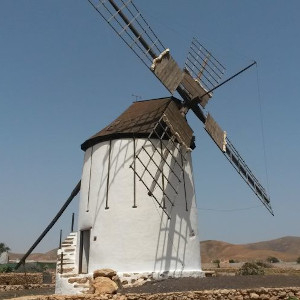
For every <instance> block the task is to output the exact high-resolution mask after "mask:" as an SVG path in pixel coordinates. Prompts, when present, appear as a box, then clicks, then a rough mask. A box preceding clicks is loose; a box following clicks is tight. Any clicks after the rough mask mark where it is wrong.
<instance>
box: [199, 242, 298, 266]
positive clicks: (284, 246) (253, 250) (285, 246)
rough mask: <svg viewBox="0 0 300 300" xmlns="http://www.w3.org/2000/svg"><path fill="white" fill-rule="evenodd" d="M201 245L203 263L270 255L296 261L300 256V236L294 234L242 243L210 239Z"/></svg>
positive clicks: (259, 258)
mask: <svg viewBox="0 0 300 300" xmlns="http://www.w3.org/2000/svg"><path fill="white" fill-rule="evenodd" d="M200 245H201V260H202V262H203V263H209V262H212V261H213V260H215V259H220V260H221V261H228V260H229V259H234V260H238V261H251V260H265V259H267V258H268V257H270V256H275V257H277V258H278V259H280V260H282V261H296V259H297V258H298V257H299V256H300V237H294V236H286V237H282V238H279V239H275V240H270V241H263V242H258V243H251V244H241V245H236V244H229V243H226V242H221V241H212V240H209V241H203V242H201V243H200Z"/></svg>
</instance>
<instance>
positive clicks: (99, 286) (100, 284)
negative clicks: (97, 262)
mask: <svg viewBox="0 0 300 300" xmlns="http://www.w3.org/2000/svg"><path fill="white" fill-rule="evenodd" d="M93 287H94V288H95V294H115V293H116V292H117V290H118V286H117V284H116V283H115V282H114V281H112V280H111V279H110V278H108V277H97V278H95V279H94V281H93Z"/></svg>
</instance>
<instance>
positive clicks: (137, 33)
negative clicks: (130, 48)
mask: <svg viewBox="0 0 300 300" xmlns="http://www.w3.org/2000/svg"><path fill="white" fill-rule="evenodd" d="M108 1H109V3H110V4H111V5H112V7H113V8H114V9H115V11H117V12H118V14H119V16H120V17H121V18H122V20H123V21H124V22H125V23H126V25H128V27H129V28H130V30H131V31H132V33H133V34H134V35H135V36H136V37H137V38H138V39H139V40H140V42H141V44H142V46H143V47H144V48H145V49H146V51H147V52H148V53H149V54H150V56H151V57H152V58H153V59H154V58H156V57H157V55H156V54H155V53H154V52H153V51H152V49H151V48H150V46H149V45H148V43H147V42H146V41H145V40H144V38H143V37H142V36H141V34H140V33H139V32H138V31H137V30H136V29H135V27H134V26H133V25H132V24H131V23H130V21H129V20H128V19H127V17H126V16H125V15H124V14H123V12H122V11H121V10H120V8H119V7H118V5H117V4H116V3H115V2H114V1H113V0H108Z"/></svg>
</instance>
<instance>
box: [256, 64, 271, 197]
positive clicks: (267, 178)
mask: <svg viewBox="0 0 300 300" xmlns="http://www.w3.org/2000/svg"><path fill="white" fill-rule="evenodd" d="M256 80H257V93H258V103H259V112H260V126H261V133H262V142H263V152H264V164H265V172H266V180H267V191H268V194H270V186H269V174H268V167H267V153H266V143H265V132H264V122H263V112H262V105H261V94H260V85H259V75H258V64H256Z"/></svg>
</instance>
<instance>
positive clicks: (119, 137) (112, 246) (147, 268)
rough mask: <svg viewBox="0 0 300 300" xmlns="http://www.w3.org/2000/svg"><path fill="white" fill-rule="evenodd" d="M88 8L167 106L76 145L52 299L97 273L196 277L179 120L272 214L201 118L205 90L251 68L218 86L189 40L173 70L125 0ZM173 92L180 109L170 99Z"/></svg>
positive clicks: (149, 104) (212, 64)
mask: <svg viewBox="0 0 300 300" xmlns="http://www.w3.org/2000/svg"><path fill="white" fill-rule="evenodd" d="M88 1H89V3H90V4H91V5H92V7H93V8H94V9H95V10H96V11H97V12H98V13H99V14H100V15H101V16H102V17H103V19H104V20H105V21H106V22H107V23H108V24H109V25H110V26H111V27H112V29H113V30H114V31H115V32H116V33H117V34H118V35H119V36H120V37H121V39H122V40H123V41H124V42H125V43H126V44H127V45H128V46H129V48H130V49H131V50H132V51H133V52H134V53H135V54H136V55H137V57H139V59H140V60H141V61H142V63H143V64H145V65H146V67H147V68H148V69H150V71H151V72H152V73H153V74H154V75H155V76H156V77H157V78H158V80H159V81H160V82H161V83H162V84H163V85H164V86H165V87H166V89H167V90H168V91H169V92H170V94H171V95H172V96H169V97H165V98H160V99H151V100H147V101H136V102H134V103H133V104H132V105H131V106H129V108H128V109H127V110H126V111H124V112H123V113H122V114H121V115H120V116H119V117H118V118H117V119H116V120H114V121H113V122H112V123H111V124H109V125H108V126H107V127H105V128H104V129H102V130H101V131H99V132H98V133H96V134H95V135H93V136H92V137H90V138H89V139H87V140H86V141H85V142H84V143H83V144H82V145H81V148H82V150H84V151H85V158H84V166H83V173H82V179H81V182H79V183H78V185H77V186H76V188H75V189H74V191H73V192H72V194H71V196H70V197H69V199H68V201H67V202H66V204H65V205H64V207H63V208H62V209H61V211H60V212H59V214H58V216H57V217H59V215H60V214H61V213H62V212H63V210H64V209H65V208H66V206H67V205H68V203H69V202H70V201H72V199H73V198H74V196H75V195H76V194H77V193H78V192H79V190H80V205H79V219H78V232H72V233H71V234H70V235H69V236H68V237H67V239H66V240H65V241H64V242H63V244H62V247H61V249H60V250H59V253H58V254H59V257H60V261H59V264H58V269H57V277H56V292H57V293H77V292H78V290H77V291H76V289H75V286H74V282H76V280H73V281H71V282H70V280H69V278H70V277H72V276H73V277H76V276H77V277H85V276H88V274H91V273H93V271H95V270H96V269H99V268H112V269H115V270H117V271H118V275H119V276H120V277H121V280H123V281H124V282H127V283H130V282H133V281H136V280H139V279H141V278H146V279H148V278H161V277H168V276H173V277H178V276H185V277H188V276H199V277H201V276H203V272H202V270H201V262H200V248H199V247H200V246H199V239H198V217H197V207H196V198H195V192H194V181H193V170H192V169H193V168H192V159H191V152H192V150H193V149H194V148H195V142H194V137H193V130H192V128H191V127H190V126H189V124H188V122H187V119H186V115H187V113H188V112H189V111H192V112H193V113H194V114H195V115H196V116H197V118H198V119H199V120H200V121H201V122H202V123H203V124H204V129H205V130H206V131H207V133H208V134H209V136H210V137H211V138H212V140H213V141H214V142H215V144H216V145H217V147H218V148H219V149H220V150H221V152H222V153H223V155H224V156H225V157H226V158H227V159H228V160H229V162H230V163H231V165H232V166H233V167H234V168H235V170H236V171H237V173H238V174H239V175H240V176H241V177H242V178H243V180H244V181H245V182H246V183H247V184H248V186H249V187H250V188H251V189H252V190H253V192H254V193H255V194H256V196H257V197H258V199H259V200H260V201H261V202H262V204H263V205H264V206H265V207H266V208H267V209H268V211H269V212H270V213H271V214H273V211H272V208H271V205H270V199H269V196H268V195H267V192H266V191H265V189H264V188H263V186H262V185H261V184H260V183H259V181H258V180H257V178H256V177H255V176H254V174H253V173H252V172H251V170H250V169H249V167H248V166H247V164H246V163H245V161H244V160H243V159H242V157H241V156H240V154H239V153H238V151H237V150H236V149H235V147H234V146H233V144H232V143H231V142H230V141H229V139H228V137H227V135H226V132H225V131H223V130H222V129H221V127H220V126H219V125H218V123H217V122H216V121H215V120H214V119H213V117H212V116H211V115H210V114H205V113H204V111H203V108H205V106H206V104H207V103H208V101H210V99H211V98H212V96H213V91H214V90H215V89H217V88H218V87H220V86H221V85H223V84H224V83H226V82H228V81H229V80H231V79H232V78H234V77H235V76H237V75H239V74H240V73H242V72H244V71H245V70H247V69H248V68H250V67H251V66H252V65H254V64H255V63H253V64H251V65H250V66H248V67H246V68H245V69H243V70H241V71H240V72H238V73H237V74H235V75H233V76H231V77H230V78H228V79H227V80H225V81H223V82H220V81H221V79H222V76H223V74H224V71H225V68H224V67H223V65H222V64H221V63H220V62H219V61H218V60H217V59H216V58H215V57H214V56H213V55H212V53H211V52H210V51H208V50H207V49H206V48H205V47H204V46H203V45H202V44H200V43H199V42H198V41H197V40H196V39H195V38H194V39H193V40H192V43H191V47H190V51H189V53H188V56H187V60H186V63H185V67H184V69H183V70H182V69H181V68H180V67H179V66H178V65H177V63H176V61H175V60H174V59H173V57H172V56H171V53H170V50H169V49H168V48H166V47H164V46H163V44H162V42H161V41H160V40H159V39H158V37H157V36H156V34H155V33H154V32H153V31H152V29H151V28H150V26H149V25H148V23H147V22H146V20H145V19H144V18H143V16H142V15H141V13H140V12H139V10H138V9H137V7H136V6H135V4H134V3H133V1H132V0H88ZM175 92H178V94H179V95H180V97H181V99H177V98H175V97H174V96H173V94H174V93H175ZM57 217H55V218H54V220H53V222H54V223H55V222H56V220H57ZM53 222H52V223H53ZM52 225H53V224H50V225H49V226H48V228H47V229H46V230H45V232H44V233H46V231H47V230H48V229H49V227H50V228H51V226H52ZM44 233H43V234H44ZM43 234H42V235H43ZM41 238H42V236H41ZM41 238H40V239H38V241H37V243H38V242H39V240H41ZM34 247H35V245H34V246H33V247H32V248H31V249H30V250H32V249H33V248H34ZM30 250H29V251H30Z"/></svg>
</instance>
